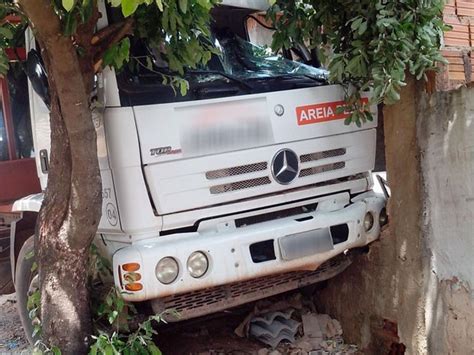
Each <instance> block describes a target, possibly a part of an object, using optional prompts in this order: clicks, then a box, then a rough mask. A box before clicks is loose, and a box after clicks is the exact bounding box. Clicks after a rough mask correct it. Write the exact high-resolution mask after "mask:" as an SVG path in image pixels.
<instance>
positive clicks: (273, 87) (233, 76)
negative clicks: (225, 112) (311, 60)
mask: <svg viewBox="0 0 474 355" xmlns="http://www.w3.org/2000/svg"><path fill="white" fill-rule="evenodd" d="M212 41H213V44H214V46H215V47H216V48H217V49H218V50H219V54H213V55H212V57H211V59H210V60H209V61H208V62H207V64H206V65H201V66H200V67H198V68H196V69H190V68H188V69H185V72H184V78H185V79H186V80H187V81H188V84H189V87H188V90H187V92H186V94H185V95H182V94H181V95H180V94H177V93H176V90H175V89H174V88H173V87H171V86H170V85H167V82H166V81H164V79H163V78H165V77H168V78H169V76H173V75H176V73H173V72H171V70H170V69H169V65H168V61H167V55H166V48H165V46H162V48H151V47H150V46H148V45H147V44H146V43H145V42H144V41H143V40H140V41H136V42H135V43H132V47H131V57H132V58H133V59H134V60H132V61H131V62H130V66H128V67H126V68H124V70H123V71H122V72H120V73H118V75H117V79H118V85H119V93H120V98H121V102H122V105H130V106H134V105H147V104H155V103H168V102H179V101H192V100H203V99H210V98H219V97H228V96H236V95H248V94H257V93H264V92H273V91H282V90H292V89H299V88H307V87H314V86H320V85H326V84H327V78H328V72H327V71H326V70H324V69H319V68H315V67H312V66H309V65H306V64H303V63H299V62H296V61H292V60H288V59H286V58H284V57H282V56H280V55H275V54H274V53H272V52H271V50H270V49H269V48H265V47H260V46H257V45H254V44H252V43H250V42H248V41H246V40H244V39H242V38H241V37H239V36H237V35H236V34H234V33H233V32H231V31H230V30H220V31H218V30H215V31H213V33H212Z"/></svg>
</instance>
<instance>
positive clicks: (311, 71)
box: [11, 0, 387, 319]
mask: <svg viewBox="0 0 474 355" xmlns="http://www.w3.org/2000/svg"><path fill="white" fill-rule="evenodd" d="M102 6H103V7H102V12H103V14H104V16H102V18H101V20H100V24H101V25H105V24H106V23H107V21H112V20H113V18H114V16H115V13H114V10H113V9H110V8H105V7H104V5H102ZM267 6H268V5H267V1H266V0H262V1H257V0H255V1H238V0H237V1H236V0H234V1H223V4H222V5H221V6H219V7H217V8H216V9H214V10H213V18H214V21H213V25H212V33H213V36H214V38H215V41H216V44H217V45H218V46H219V48H220V50H221V52H222V54H221V55H220V56H214V57H213V58H212V59H211V61H210V62H209V64H208V65H207V67H206V68H203V69H202V70H199V71H191V70H189V71H187V73H186V78H187V79H188V80H189V83H190V87H189V91H188V93H187V94H186V96H184V97H182V96H180V95H175V93H174V92H173V90H172V89H171V88H170V87H168V86H164V85H162V83H161V77H160V75H158V74H157V72H159V71H160V70H161V69H162V68H165V67H166V63H163V61H158V60H155V59H156V58H153V59H154V67H155V68H154V69H153V71H150V70H149V69H147V68H146V67H145V66H141V65H138V66H137V68H136V70H135V71H134V70H131V69H125V70H123V71H121V72H120V73H115V72H114V71H113V70H110V69H108V70H105V71H104V72H103V73H102V74H100V76H99V80H98V83H99V84H98V85H99V88H100V90H99V92H103V95H104V97H103V100H104V102H105V109H104V111H103V113H102V114H98V115H96V116H95V126H96V130H97V136H98V141H97V146H98V159H99V162H100V169H101V175H102V184H103V207H102V219H101V221H100V226H99V231H98V237H97V241H96V243H97V245H98V246H99V247H101V248H102V249H104V250H106V254H107V255H108V257H109V258H110V260H111V262H112V263H113V270H114V281H115V285H116V287H117V288H118V289H119V290H121V291H123V292H124V293H123V296H124V298H125V299H126V300H128V301H133V302H137V301H149V302H150V303H151V306H152V309H153V310H154V311H155V312H161V311H162V310H164V309H174V310H176V311H177V312H178V313H179V314H180V318H179V319H189V318H193V317H198V316H202V315H205V314H209V313H213V312H217V311H220V310H224V309H228V308H231V307H234V306H237V305H240V304H243V303H246V302H250V301H254V300H258V299H261V298H264V297H268V296H271V295H275V294H278V293H282V292H285V291H289V290H292V289H296V288H298V287H303V286H307V285H311V284H314V283H317V282H319V281H322V280H326V279H328V278H331V277H333V276H335V275H336V274H338V273H340V272H341V271H343V270H344V269H345V268H346V267H347V266H348V265H349V264H350V262H351V261H350V257H349V255H348V254H350V253H348V251H349V250H351V249H356V248H360V247H365V246H366V245H368V244H369V243H371V242H373V241H374V240H376V239H377V238H378V237H379V233H380V229H381V226H382V225H383V224H384V223H386V220H387V216H386V212H385V203H386V201H385V198H384V197H383V196H381V195H377V194H375V193H374V192H373V191H372V187H373V180H372V175H371V170H372V169H373V167H374V162H375V152H376V149H375V148H376V126H377V120H376V117H377V114H376V107H373V108H372V111H373V116H374V118H375V120H374V121H373V122H367V123H366V124H364V125H363V126H362V127H356V126H355V125H345V124H344V119H345V118H346V117H347V116H348V113H346V112H345V113H340V110H338V109H337V108H338V107H340V106H341V105H343V103H344V102H343V100H344V94H343V90H342V89H341V88H340V87H339V86H336V85H329V84H328V82H327V72H325V71H324V70H323V69H320V68H315V67H313V66H311V65H306V64H304V63H302V62H301V61H298V62H297V61H292V60H291V59H288V58H283V57H282V56H274V55H271V54H268V50H265V49H262V48H261V47H258V46H256V45H255V42H259V41H260V43H259V44H261V40H262V38H265V36H266V35H265V34H263V35H262V34H261V33H263V32H265V29H264V28H263V27H262V31H261V32H259V27H260V25H261V23H260V22H259V21H258V18H257V17H256V16H254V15H253V14H257V13H258V12H259V11H264V10H265V9H266V8H267ZM105 14H107V16H105ZM267 37H268V36H267ZM252 42H254V43H252ZM30 44H31V43H30ZM27 49H30V48H27ZM295 51H296V52H298V50H295ZM299 54H300V55H301V52H299ZM132 55H133V56H134V57H135V58H136V59H137V60H140V59H139V58H141V57H142V56H143V55H153V52H151V51H148V52H147V47H146V46H144V45H143V43H141V44H140V43H137V44H136V45H134V46H132ZM301 56H302V57H303V58H302V60H304V59H305V58H304V55H301ZM307 62H308V63H310V60H308V61H307ZM29 94H30V111H31V122H32V130H33V137H34V147H35V152H36V165H37V173H38V176H39V179H40V182H41V186H42V189H45V188H46V184H47V175H48V151H49V144H50V137H49V111H48V109H47V107H46V105H45V104H44V102H43V100H42V99H41V97H40V96H39V95H38V94H37V93H36V92H35V91H34V90H33V87H32V85H31V83H30V90H29ZM42 196H43V195H42V194H41V193H39V194H35V195H31V196H28V197H25V198H22V199H19V200H17V201H16V202H15V203H14V204H13V207H12V213H14V214H16V216H17V218H15V219H14V220H12V222H11V243H12V246H13V247H12V248H11V250H12V252H11V261H12V270H13V275H15V270H16V279H15V284H16V285H18V284H25V281H24V280H23V281H22V280H21V278H27V279H28V278H31V276H29V275H27V272H24V270H26V269H25V267H24V266H22V263H25V262H26V263H27V262H28V261H24V260H23V259H22V258H19V257H18V254H20V255H24V254H25V249H28V248H31V247H32V244H31V242H30V243H29V245H28V243H26V244H23V242H24V241H25V240H26V238H25V237H24V236H25V232H22V231H24V230H27V229H28V227H22V223H23V224H24V226H29V228H31V225H32V223H34V216H35V215H36V213H38V211H39V209H40V207H41V203H42ZM25 216H27V217H28V219H29V220H30V222H29V223H26V222H25V221H24V220H23V219H22V217H25ZM22 233H23V234H22ZM19 235H23V237H22V238H21V241H18V236H19ZM18 244H20V245H18ZM22 245H23V250H22V251H21V249H22V248H21V246H22ZM19 270H23V272H21V271H19ZM28 280H29V279H28ZM28 282H29V281H28ZM24 289H25V287H24V286H23V287H22V290H24ZM17 292H18V289H17ZM22 292H23V291H22ZM19 300H20V303H21V302H25V297H24V296H22V295H19ZM22 306H24V305H20V307H22Z"/></svg>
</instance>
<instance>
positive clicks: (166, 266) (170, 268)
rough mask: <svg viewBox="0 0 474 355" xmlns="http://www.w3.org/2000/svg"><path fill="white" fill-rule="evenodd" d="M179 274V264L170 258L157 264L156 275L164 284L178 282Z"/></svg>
mask: <svg viewBox="0 0 474 355" xmlns="http://www.w3.org/2000/svg"><path fill="white" fill-rule="evenodd" d="M178 274H179V266H178V262H177V261H176V260H174V259H173V258H171V257H169V256H168V257H166V258H163V259H161V260H160V261H159V262H158V264H156V268H155V275H156V278H157V279H158V281H160V282H161V283H162V284H165V285H168V284H170V283H172V282H173V281H174V280H176V278H177V277H178Z"/></svg>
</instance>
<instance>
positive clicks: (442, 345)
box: [317, 81, 474, 355]
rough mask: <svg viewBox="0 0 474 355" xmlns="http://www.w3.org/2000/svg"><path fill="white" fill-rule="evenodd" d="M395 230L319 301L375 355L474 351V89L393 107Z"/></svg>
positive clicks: (412, 96) (390, 143)
mask: <svg viewBox="0 0 474 355" xmlns="http://www.w3.org/2000/svg"><path fill="white" fill-rule="evenodd" d="M384 115H385V143H386V159H387V169H388V180H389V184H390V185H391V188H392V198H391V200H390V203H389V213H390V218H391V222H390V228H389V229H388V230H385V231H384V233H383V235H382V238H381V240H380V241H379V242H376V243H374V244H373V245H372V246H371V248H370V252H369V253H368V254H367V255H365V256H362V257H359V258H358V259H357V260H356V261H355V262H354V265H353V266H352V267H351V268H350V269H349V270H348V271H347V272H345V273H343V274H342V275H340V276H339V277H337V278H336V279H334V280H331V281H330V283H329V285H328V287H327V288H326V289H324V290H323V291H321V292H320V293H319V294H318V295H317V297H318V300H319V302H320V309H321V311H325V312H328V313H330V314H332V315H333V316H335V317H336V318H337V319H340V320H341V323H342V324H343V328H344V331H345V333H346V334H345V335H346V337H347V340H348V341H350V342H356V343H359V344H360V345H361V347H362V348H363V349H364V350H365V352H366V353H368V354H384V353H389V352H390V353H391V354H402V353H403V352H404V351H405V348H406V353H408V354H443V355H444V354H463V355H464V354H474V346H473V344H474V342H473V340H472V339H474V328H473V323H474V313H473V312H474V303H473V301H474V293H473V285H474V280H473V278H474V245H473V241H474V216H473V211H474V199H473V192H474V183H473V175H474V171H473V169H474V88H464V89H460V90H457V91H454V92H449V93H438V94H435V95H432V96H428V95H426V94H424V93H423V87H422V86H421V85H420V84H416V83H414V82H413V81H412V82H410V83H409V85H408V86H407V87H406V88H405V90H404V91H403V92H402V100H401V102H400V103H399V104H397V105H395V106H392V107H387V108H386V109H385V112H384Z"/></svg>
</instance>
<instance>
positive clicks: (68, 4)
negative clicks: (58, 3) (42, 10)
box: [62, 0, 76, 12]
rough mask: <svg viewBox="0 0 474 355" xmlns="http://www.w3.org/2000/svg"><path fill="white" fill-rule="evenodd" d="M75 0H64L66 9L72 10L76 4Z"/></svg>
mask: <svg viewBox="0 0 474 355" xmlns="http://www.w3.org/2000/svg"><path fill="white" fill-rule="evenodd" d="M75 2H76V1H75V0H62V3H63V7H64V9H65V10H66V11H68V12H69V11H71V10H72V8H73V7H74V5H75Z"/></svg>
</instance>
